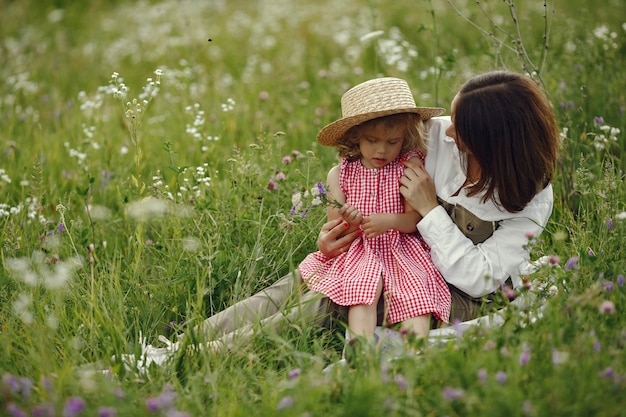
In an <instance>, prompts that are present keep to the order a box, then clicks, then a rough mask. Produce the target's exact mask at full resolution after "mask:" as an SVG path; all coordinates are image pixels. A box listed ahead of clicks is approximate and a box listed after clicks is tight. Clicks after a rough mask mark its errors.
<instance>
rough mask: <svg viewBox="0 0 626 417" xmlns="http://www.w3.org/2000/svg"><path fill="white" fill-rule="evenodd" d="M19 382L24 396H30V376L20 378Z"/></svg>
mask: <svg viewBox="0 0 626 417" xmlns="http://www.w3.org/2000/svg"><path fill="white" fill-rule="evenodd" d="M20 384H21V390H22V395H23V396H24V398H27V399H28V398H30V395H31V394H32V391H33V381H32V380H31V379H30V378H27V377H22V378H20Z"/></svg>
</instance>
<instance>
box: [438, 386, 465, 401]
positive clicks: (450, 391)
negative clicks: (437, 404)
mask: <svg viewBox="0 0 626 417" xmlns="http://www.w3.org/2000/svg"><path fill="white" fill-rule="evenodd" d="M442 395H443V398H445V399H446V400H448V401H456V400H460V399H461V398H463V397H464V396H465V391H463V390H462V389H461V388H453V387H445V388H444V389H443V392H442Z"/></svg>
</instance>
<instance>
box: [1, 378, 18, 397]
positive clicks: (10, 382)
mask: <svg viewBox="0 0 626 417" xmlns="http://www.w3.org/2000/svg"><path fill="white" fill-rule="evenodd" d="M2 383H3V384H4V385H6V386H7V387H9V390H10V391H11V392H13V393H16V392H18V391H19V390H20V381H19V379H17V377H16V376H15V375H11V374H4V375H2Z"/></svg>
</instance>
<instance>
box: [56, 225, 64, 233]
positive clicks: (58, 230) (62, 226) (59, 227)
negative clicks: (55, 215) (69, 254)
mask: <svg viewBox="0 0 626 417" xmlns="http://www.w3.org/2000/svg"><path fill="white" fill-rule="evenodd" d="M64 231H65V224H63V223H59V225H58V226H57V232H58V233H63V232H64Z"/></svg>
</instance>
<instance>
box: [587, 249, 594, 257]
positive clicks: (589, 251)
mask: <svg viewBox="0 0 626 417" xmlns="http://www.w3.org/2000/svg"><path fill="white" fill-rule="evenodd" d="M587 255H589V256H596V254H595V252H594V251H593V249H591V248H589V250H588V251H587Z"/></svg>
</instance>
